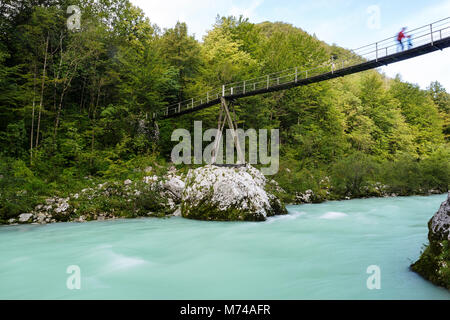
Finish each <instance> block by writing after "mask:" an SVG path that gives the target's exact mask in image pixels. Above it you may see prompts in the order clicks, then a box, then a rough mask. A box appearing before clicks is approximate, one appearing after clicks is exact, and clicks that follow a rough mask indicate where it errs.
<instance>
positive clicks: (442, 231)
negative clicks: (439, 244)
mask: <svg viewBox="0 0 450 320" xmlns="http://www.w3.org/2000/svg"><path fill="white" fill-rule="evenodd" d="M429 229H430V232H429V236H430V238H431V239H432V240H436V241H441V240H450V192H449V193H448V198H447V200H446V201H444V202H443V203H442V204H441V207H440V208H439V210H438V212H436V214H435V215H434V216H433V218H431V221H430V226H429Z"/></svg>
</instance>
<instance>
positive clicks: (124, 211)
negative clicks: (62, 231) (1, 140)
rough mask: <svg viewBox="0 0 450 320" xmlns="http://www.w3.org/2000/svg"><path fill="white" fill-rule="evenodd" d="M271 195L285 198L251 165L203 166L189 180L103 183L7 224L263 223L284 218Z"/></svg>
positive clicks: (172, 175) (172, 174) (173, 175)
mask: <svg viewBox="0 0 450 320" xmlns="http://www.w3.org/2000/svg"><path fill="white" fill-rule="evenodd" d="M273 192H283V190H282V189H281V188H279V187H278V185H277V184H276V182H275V181H268V180H267V179H266V178H265V177H264V175H263V174H262V173H261V172H260V171H259V170H257V169H255V168H253V167H251V166H250V165H246V166H242V167H236V168H223V167H217V166H205V167H201V168H197V169H191V170H189V172H188V173H187V174H186V175H185V174H181V173H179V172H177V170H176V169H175V168H174V167H172V168H170V169H169V170H168V171H167V173H166V174H164V175H162V176H158V175H148V176H145V177H144V178H143V179H142V180H139V181H132V180H130V179H127V180H125V181H123V182H122V183H119V182H105V183H102V184H99V185H97V186H95V187H91V188H86V189H83V190H81V191H80V192H79V193H76V194H71V195H69V196H68V197H66V198H60V197H51V198H47V199H45V202H44V203H42V204H39V205H37V206H36V207H35V208H34V210H33V211H31V212H27V213H22V214H20V215H19V216H18V217H17V218H12V219H9V220H8V223H9V224H25V223H33V224H46V223H54V222H68V221H75V222H84V221H91V220H110V219H118V218H136V217H167V216H181V215H182V216H183V217H185V218H190V219H198V220H218V221H235V220H242V221H263V220H265V219H266V217H269V216H273V215H276V214H286V213H287V210H286V208H285V206H284V204H283V203H282V202H281V201H280V199H279V198H278V197H276V196H275V195H274V193H273Z"/></svg>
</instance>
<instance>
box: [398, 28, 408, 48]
mask: <svg viewBox="0 0 450 320" xmlns="http://www.w3.org/2000/svg"><path fill="white" fill-rule="evenodd" d="M405 31H406V28H402V31H400V32H399V33H398V35H397V41H398V45H399V46H398V47H397V52H398V51H399V50H398V49H399V48H401V50H402V51H403V49H404V46H403V39H405V38H406V35H405Z"/></svg>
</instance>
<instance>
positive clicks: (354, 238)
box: [0, 195, 450, 300]
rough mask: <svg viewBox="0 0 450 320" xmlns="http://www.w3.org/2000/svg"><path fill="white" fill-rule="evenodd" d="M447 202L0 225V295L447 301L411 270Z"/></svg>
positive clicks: (413, 200) (409, 200) (365, 202)
mask: <svg viewBox="0 0 450 320" xmlns="http://www.w3.org/2000/svg"><path fill="white" fill-rule="evenodd" d="M444 200H445V195H436V196H430V197H400V198H383V199H360V200H350V201H338V202H327V203H323V204H313V205H302V206H290V207H289V215H287V216H280V217H275V218H270V219H269V220H268V221H266V222H262V223H241V222H240V223H235V222H230V223H226V222H201V221H191V220H186V219H183V218H167V219H156V218H142V219H131V220H115V221H104V222H99V221H95V222H88V223H57V224H50V225H42V226H41V225H19V226H2V227H0V299H447V300H450V292H449V291H447V290H445V289H442V288H439V287H436V286H434V285H432V284H430V283H429V282H427V281H425V280H423V279H422V278H421V277H420V276H418V275H417V274H415V273H413V272H411V271H410V270H409V265H410V264H411V262H413V261H415V260H416V259H417V258H418V257H419V255H420V252H421V249H422V247H423V245H424V244H426V243H427V237H426V236H427V232H428V230H427V222H428V220H429V219H430V218H431V216H432V215H433V214H434V213H435V212H436V211H437V209H438V208H439V205H440V203H441V202H442V201H444ZM373 265H375V266H378V267H379V268H380V269H379V270H380V271H381V274H380V280H381V288H380V289H379V290H376V289H375V290H369V289H368V288H367V284H366V283H367V279H368V277H370V276H371V275H370V274H368V273H367V268H368V267H369V266H373ZM69 266H78V267H79V272H80V277H79V279H80V285H81V288H80V289H79V290H76V289H75V290H69V289H68V287H67V279H68V277H71V274H68V273H67V269H68V267H69ZM74 275H75V274H74ZM70 279H73V277H72V278H70ZM69 282H70V281H69ZM72 283H73V282H72Z"/></svg>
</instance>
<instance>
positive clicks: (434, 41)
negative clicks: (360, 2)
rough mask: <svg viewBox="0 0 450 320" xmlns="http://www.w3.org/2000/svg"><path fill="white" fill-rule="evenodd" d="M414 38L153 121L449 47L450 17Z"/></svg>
mask: <svg viewBox="0 0 450 320" xmlns="http://www.w3.org/2000/svg"><path fill="white" fill-rule="evenodd" d="M405 35H406V36H407V37H408V36H410V37H411V40H412V44H413V46H412V47H409V46H408V44H407V43H405V49H404V50H400V49H399V44H398V41H397V36H394V37H390V38H387V39H384V40H381V41H378V42H375V43H372V44H369V45H366V46H363V47H360V48H358V49H355V50H351V52H352V53H353V56H352V58H349V59H347V60H343V59H342V60H336V59H334V57H331V59H330V60H329V61H326V62H324V63H322V64H320V65H318V66H315V67H314V68H308V69H307V68H302V67H295V68H290V69H286V70H283V71H279V72H276V73H272V74H267V75H264V76H261V77H258V78H254V79H249V80H245V81H240V82H235V83H230V84H226V85H223V86H222V87H220V88H216V89H214V90H210V91H208V92H206V93H204V94H203V95H200V96H197V97H193V98H191V99H188V100H185V101H181V102H178V103H176V104H173V105H170V106H167V107H164V108H163V109H161V110H160V111H159V112H157V113H155V114H154V118H158V119H168V118H173V117H177V116H181V115H184V114H188V113H192V112H195V111H198V110H202V109H205V108H208V107H211V106H214V105H216V104H222V105H225V106H226V101H233V100H235V99H238V98H244V97H250V96H255V95H259V94H264V93H268V92H274V91H280V90H286V89H290V88H294V87H298V86H304V85H308V84H312V83H316V82H321V81H325V80H329V79H334V78H338V77H343V76H346V75H350V74H354V73H358V72H362V71H366V70H369V69H375V68H378V67H382V66H387V65H389V64H392V63H395V62H399V61H403V60H407V59H411V58H414V57H418V56H421V55H424V54H428V53H431V52H434V51H437V50H443V49H445V48H448V47H449V46H450V17H447V18H445V19H442V20H439V21H436V22H433V23H431V24H428V25H425V26H423V27H420V28H417V29H413V30H410V31H408V32H405Z"/></svg>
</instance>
